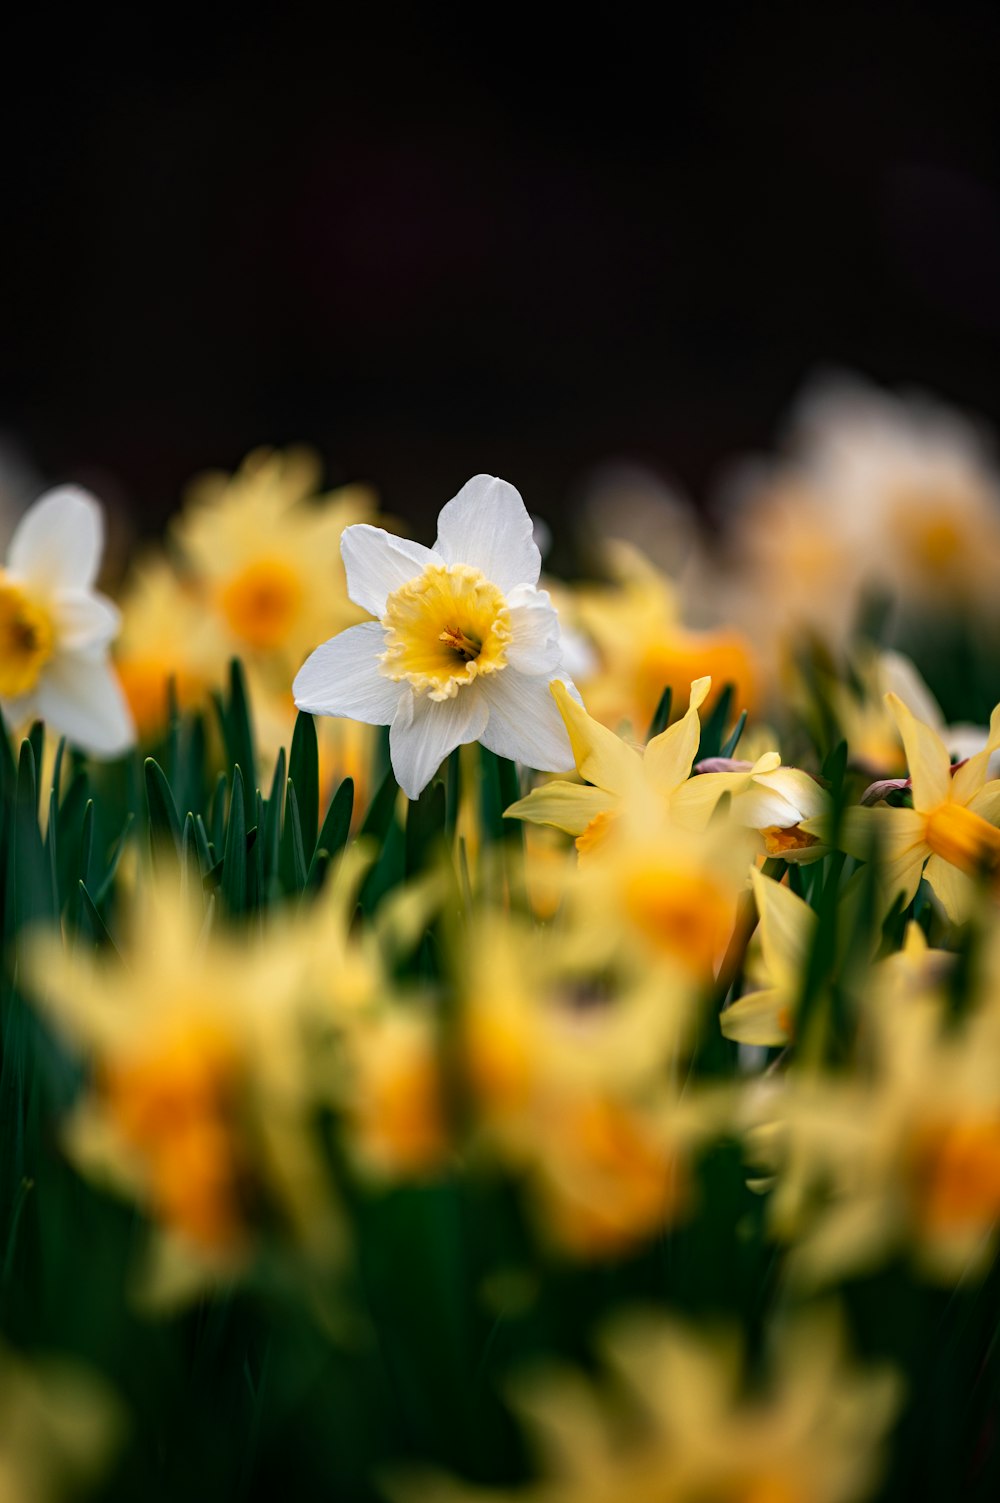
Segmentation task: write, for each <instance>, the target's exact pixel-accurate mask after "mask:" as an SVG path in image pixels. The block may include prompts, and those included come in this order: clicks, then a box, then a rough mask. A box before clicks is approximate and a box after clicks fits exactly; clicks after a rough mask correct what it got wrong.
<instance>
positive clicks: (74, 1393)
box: [0, 1350, 125, 1503]
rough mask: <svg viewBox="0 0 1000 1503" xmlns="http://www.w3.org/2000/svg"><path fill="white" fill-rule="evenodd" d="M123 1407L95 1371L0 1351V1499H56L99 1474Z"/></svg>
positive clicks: (17, 1502)
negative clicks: (34, 1359)
mask: <svg viewBox="0 0 1000 1503" xmlns="http://www.w3.org/2000/svg"><path fill="white" fill-rule="evenodd" d="M124 1428H125V1418H124V1411H123V1408H122V1406H121V1405H120V1404H119V1402H118V1400H117V1399H116V1398H115V1397H114V1395H113V1394H112V1393H111V1392H110V1391H109V1390H108V1388H107V1386H106V1385H105V1383H104V1382H103V1381H102V1380H101V1379H100V1378H98V1376H97V1374H96V1373H92V1372H89V1371H88V1370H87V1369H86V1368H84V1367H81V1366H79V1365H78V1364H76V1363H73V1362H69V1361H66V1360H58V1359H54V1358H46V1359H45V1360H44V1361H40V1362H27V1361H25V1360H24V1359H23V1358H21V1357H17V1356H15V1355H14V1354H13V1353H12V1352H9V1351H6V1350H0V1498H3V1500H4V1503H60V1500H61V1499H63V1498H67V1497H71V1496H72V1497H75V1496H77V1494H78V1493H79V1492H81V1491H83V1490H85V1489H87V1488H88V1487H90V1486H92V1485H93V1483H94V1482H95V1481H96V1480H97V1479H98V1478H99V1476H100V1475H101V1473H102V1472H103V1471H104V1470H105V1469H106V1467H107V1463H108V1461H109V1460H110V1459H111V1457H112V1455H113V1453H114V1451H115V1450H116V1449H117V1447H118V1445H119V1443H120V1440H121V1436H122V1432H123V1430H124Z"/></svg>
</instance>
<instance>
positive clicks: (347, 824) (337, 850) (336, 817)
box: [308, 778, 354, 887]
mask: <svg viewBox="0 0 1000 1503" xmlns="http://www.w3.org/2000/svg"><path fill="white" fill-rule="evenodd" d="M353 812H354V779H353V778H345V779H344V781H343V782H342V783H341V785H340V787H339V788H338V789H337V791H336V793H335V794H334V795H333V798H332V799H331V800H330V807H329V808H328V809H327V811H326V818H325V819H324V821H323V828H322V830H321V831H320V833H319V840H318V841H317V842H316V850H315V853H314V854H313V859H312V861H311V862H310V864H309V879H308V880H309V886H310V887H318V886H319V885H320V882H319V878H320V872H319V860H320V857H321V856H322V857H323V858H324V860H325V865H328V864H329V863H330V862H331V861H335V860H336V858H337V857H338V856H339V855H340V854H341V852H342V851H343V849H344V847H345V845H346V844H347V837H348V836H349V835H350V833H351V815H352V814H353ZM325 865H324V869H325Z"/></svg>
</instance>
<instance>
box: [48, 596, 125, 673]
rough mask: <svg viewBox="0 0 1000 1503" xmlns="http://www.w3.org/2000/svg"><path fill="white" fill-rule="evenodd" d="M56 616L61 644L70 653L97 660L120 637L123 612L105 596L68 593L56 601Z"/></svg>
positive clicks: (54, 607)
mask: <svg viewBox="0 0 1000 1503" xmlns="http://www.w3.org/2000/svg"><path fill="white" fill-rule="evenodd" d="M52 614H53V617H54V619H55V623H56V631H57V633H58V636H59V645H60V647H61V648H63V649H64V650H67V651H69V652H85V653H87V655H88V656H89V657H94V656H95V655H96V654H100V653H102V652H104V651H105V649H106V648H107V647H108V645H109V643H111V642H113V641H114V639H115V637H117V635H118V629H119V627H120V626H121V619H122V618H121V612H120V611H119V609H118V607H117V606H116V605H114V604H113V603H112V602H111V601H110V600H108V599H107V598H106V597H105V596H104V595H89V594H87V592H86V591H85V590H66V591H64V592H61V593H60V594H59V595H57V596H56V599H55V600H54V601H53V610H52Z"/></svg>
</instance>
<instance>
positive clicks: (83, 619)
mask: <svg viewBox="0 0 1000 1503" xmlns="http://www.w3.org/2000/svg"><path fill="white" fill-rule="evenodd" d="M103 542H104V519H103V514H102V512H101V508H100V506H99V504H98V503H97V501H95V500H94V498H93V497H92V496H90V495H88V494H87V492H86V491H83V490H80V489H78V488H77V487H76V486H61V487H59V488H58V489H57V490H53V491H49V492H47V493H46V494H45V495H44V496H41V497H40V498H39V499H38V500H37V501H36V502H35V503H34V505H33V506H31V507H29V509H28V510H27V511H26V512H25V514H24V516H23V517H22V518H21V521H20V522H19V523H18V526H17V528H16V529H15V532H14V536H13V538H12V539H11V542H10V547H9V549H8V552H7V558H6V562H5V565H4V569H3V571H2V573H3V574H5V575H6V577H7V584H8V585H9V586H13V588H14V589H15V590H16V591H21V592H23V594H24V595H25V596H27V598H28V599H29V600H31V601H32V602H34V604H35V606H36V607H37V608H39V609H40V610H41V611H42V613H43V615H44V616H47V617H48V618H49V621H50V623H51V630H52V641H51V644H48V643H46V647H45V653H44V656H43V657H42V658H41V660H40V661H39V662H38V663H37V666H36V668H35V671H36V672H37V678H36V679H35V681H34V682H33V683H31V685H30V687H28V688H27V689H26V690H25V692H23V693H20V694H17V695H15V696H10V695H8V696H5V697H4V698H3V699H2V700H0V705H2V707H3V710H4V713H5V715H6V716H7V718H8V720H9V722H10V723H11V724H14V725H16V724H18V723H20V722H22V721H24V720H27V719H30V718H35V717H37V718H39V719H42V720H44V721H46V722H47V723H48V725H49V727H50V728H51V729H52V730H53V731H55V732H56V733H57V734H59V735H62V736H65V737H66V738H67V740H69V741H72V742H75V744H76V745H77V746H79V747H80V748H81V749H82V750H83V751H86V752H90V753H91V754H92V755H94V756H98V757H116V756H120V755H121V754H122V753H123V752H124V751H126V750H127V749H128V748H129V747H130V746H131V745H133V743H134V741H135V726H134V723H133V721H132V715H131V712H130V710H129V707H128V704H127V702H126V699H125V696H124V693H123V692H122V688H121V684H120V683H119V681H118V678H117V676H116V674H115V672H114V669H113V668H112V666H111V664H110V662H109V661H108V656H107V649H108V646H109V644H110V642H111V641H112V639H113V638H114V637H115V635H116V634H117V632H118V628H119V625H120V622H121V618H120V615H119V612H118V608H117V606H115V605H114V604H113V603H112V602H111V601H110V600H108V599H106V598H105V597H104V596H103V595H100V594H98V593H97V592H96V591H95V590H94V589H93V583H94V580H95V579H96V577H97V571H98V569H99V567H100V562H101V550H102V547H103Z"/></svg>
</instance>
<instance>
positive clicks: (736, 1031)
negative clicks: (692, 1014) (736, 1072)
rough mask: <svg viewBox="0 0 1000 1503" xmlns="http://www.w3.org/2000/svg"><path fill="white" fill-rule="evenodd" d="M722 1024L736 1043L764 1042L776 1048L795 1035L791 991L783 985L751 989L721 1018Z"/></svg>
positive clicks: (720, 1025)
mask: <svg viewBox="0 0 1000 1503" xmlns="http://www.w3.org/2000/svg"><path fill="white" fill-rule="evenodd" d="M719 1027H720V1028H721V1029H722V1032H723V1035H724V1036H725V1037H726V1038H727V1039H732V1041H733V1042H734V1043H736V1044H764V1045H766V1047H767V1048H769V1049H776V1048H778V1047H779V1046H780V1045H782V1044H787V1043H788V1041H789V1039H790V1038H791V1036H792V1031H791V1013H790V1010H789V1006H788V994H787V992H785V991H784V990H783V989H781V988H779V987H769V988H768V989H767V990H766V991H759V992H748V993H747V995H746V996H745V997H740V999H739V1001H738V1002H734V1003H733V1005H732V1006H731V1007H727V1008H726V1010H725V1012H724V1013H722V1014H721V1016H720V1018H719Z"/></svg>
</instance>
